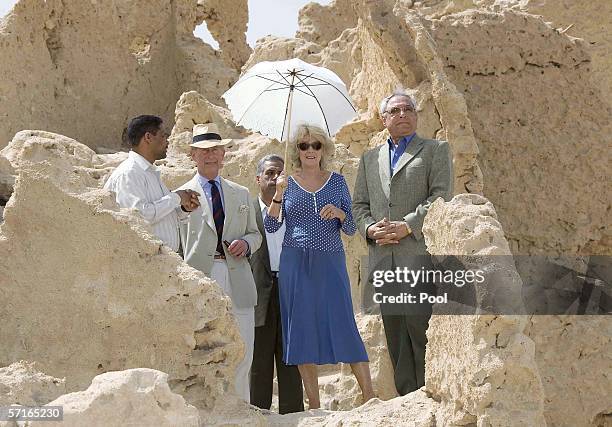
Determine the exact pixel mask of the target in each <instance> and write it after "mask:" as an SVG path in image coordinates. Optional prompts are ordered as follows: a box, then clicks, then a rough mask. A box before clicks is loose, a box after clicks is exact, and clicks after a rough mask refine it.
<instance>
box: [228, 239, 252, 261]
mask: <svg viewBox="0 0 612 427" xmlns="http://www.w3.org/2000/svg"><path fill="white" fill-rule="evenodd" d="M227 250H228V251H229V253H230V254H232V255H233V256H235V257H239V258H240V257H243V256H245V255H246V253H247V252H248V251H249V244H248V243H247V242H246V240H242V239H237V240H234V241H233V242H232V243H231V244H230V245H229V246H228V247H227Z"/></svg>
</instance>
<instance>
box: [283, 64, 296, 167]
mask: <svg viewBox="0 0 612 427" xmlns="http://www.w3.org/2000/svg"><path fill="white" fill-rule="evenodd" d="M293 78H295V76H294V77H293ZM288 104H289V106H288V107H287V133H286V134H285V135H286V136H285V155H284V156H283V159H285V175H286V176H287V177H288V176H289V174H290V173H291V162H290V161H288V159H287V154H288V153H289V136H290V135H291V110H292V109H293V79H292V80H291V89H289V102H288Z"/></svg>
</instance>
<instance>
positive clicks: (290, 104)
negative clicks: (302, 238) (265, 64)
mask: <svg viewBox="0 0 612 427" xmlns="http://www.w3.org/2000/svg"><path fill="white" fill-rule="evenodd" d="M291 74H292V76H291V86H290V88H289V102H288V107H287V133H286V136H285V155H284V156H283V159H284V160H285V176H286V177H287V179H289V174H290V173H291V162H290V161H289V159H287V154H288V152H289V135H291V110H292V109H293V108H292V107H293V82H294V80H295V70H294V72H292V73H291ZM278 220H279V221H282V220H283V210H282V209H281V211H280V212H279V214H278Z"/></svg>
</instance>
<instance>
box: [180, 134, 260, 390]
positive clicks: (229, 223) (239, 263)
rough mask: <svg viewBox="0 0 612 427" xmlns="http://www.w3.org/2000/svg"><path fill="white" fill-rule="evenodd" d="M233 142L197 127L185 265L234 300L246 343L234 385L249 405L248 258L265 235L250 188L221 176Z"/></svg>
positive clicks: (251, 284) (184, 232) (251, 293)
mask: <svg viewBox="0 0 612 427" xmlns="http://www.w3.org/2000/svg"><path fill="white" fill-rule="evenodd" d="M231 144H232V140H231V139H222V138H221V135H220V134H219V129H218V128H217V126H216V125H215V124H214V123H210V124H206V125H201V124H198V125H195V126H194V128H193V137H192V143H191V144H190V146H191V158H192V159H193V160H194V162H195V163H196V165H197V167H198V171H197V172H196V174H195V175H194V177H193V178H192V179H191V180H190V181H188V182H187V183H186V184H185V185H183V186H182V187H181V189H184V190H192V191H194V192H198V193H201V194H202V196H203V198H202V200H201V206H200V207H199V208H197V209H196V210H195V211H194V212H193V213H192V214H191V215H189V219H188V220H186V221H184V222H181V224H180V228H181V242H182V245H183V254H184V257H185V262H187V264H189V265H190V266H192V267H193V268H196V269H198V270H200V271H201V272H203V273H204V274H206V275H207V276H209V277H210V278H212V279H214V280H215V281H216V282H217V283H218V284H219V286H220V287H221V289H222V290H223V292H224V293H225V294H226V295H227V296H229V297H230V299H231V300H232V313H233V314H234V317H235V318H236V321H237V323H238V328H239V330H240V335H241V337H242V339H243V341H244V344H245V354H244V358H243V359H242V360H241V362H240V363H239V365H238V366H237V367H236V378H235V386H236V392H237V394H238V396H239V397H241V398H242V399H244V400H245V401H247V402H248V401H249V396H250V393H249V371H250V369H251V362H252V360H253V339H254V338H253V336H254V326H253V320H254V314H253V313H254V310H253V307H255V304H256V303H257V290H256V289H255V281H254V280H253V273H252V272H251V267H250V266H249V262H248V260H247V256H248V255H250V253H251V252H254V251H256V250H257V249H258V248H259V245H260V244H261V234H259V230H257V223H256V220H255V210H254V209H253V208H252V204H253V202H252V199H251V196H250V195H249V190H247V189H246V188H245V187H243V186H241V185H238V184H236V183H235V182H232V181H230V180H227V179H225V178H222V177H221V176H219V171H220V170H221V168H222V166H223V159H224V157H225V148H226V147H229V146H230V145H231Z"/></svg>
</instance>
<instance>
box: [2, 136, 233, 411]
mask: <svg viewBox="0 0 612 427" xmlns="http://www.w3.org/2000/svg"><path fill="white" fill-rule="evenodd" d="M26 145H27V144H26ZM44 163H45V162H42V163H41V165H42V166H41V167H39V168H36V167H35V166H28V167H22V168H21V170H20V172H19V177H18V179H17V183H16V186H15V192H14V194H13V196H12V197H11V199H10V201H9V203H8V204H7V206H6V210H5V212H4V220H5V221H4V223H3V224H2V225H1V227H0V270H1V271H3V272H6V274H4V275H3V276H2V282H1V283H0V299H2V301H10V303H9V304H8V305H6V304H4V305H2V306H1V307H0V319H2V322H3V327H2V328H1V329H0V342H2V343H3V344H2V346H0V365H8V364H10V363H12V362H13V361H15V360H16V359H17V360H18V359H26V360H32V361H36V362H37V367H38V369H40V370H42V371H44V372H46V373H47V374H49V375H52V376H55V377H66V389H67V390H68V391H74V390H78V389H83V388H84V387H85V386H87V384H89V383H90V381H91V380H92V378H93V377H94V376H95V375H97V374H100V373H103V372H107V371H112V370H122V369H126V368H130V367H152V368H155V369H160V370H163V371H165V372H167V373H168V375H169V383H170V386H171V388H172V389H173V390H174V391H175V392H179V393H181V394H182V395H183V396H184V397H185V398H186V399H187V400H188V401H189V402H190V403H193V404H195V405H196V406H198V407H201V408H211V407H212V406H214V404H215V402H216V401H217V400H218V399H219V397H220V396H222V395H224V394H226V393H227V391H228V390H231V387H233V385H232V381H233V371H234V369H235V366H236V365H237V363H238V361H239V359H240V357H241V355H242V351H243V343H242V342H241V340H240V338H239V333H238V330H237V326H236V324H235V321H234V319H233V317H232V316H231V315H230V314H229V312H228V304H230V302H229V300H228V299H227V298H226V297H224V296H223V295H222V292H221V290H220V288H219V287H218V286H217V285H216V284H215V283H214V282H213V281H211V280H210V279H207V278H206V277H204V275H203V274H202V273H200V272H198V271H196V270H194V269H192V268H191V267H189V266H187V265H186V264H184V263H183V262H182V260H181V259H180V258H179V256H178V255H177V254H175V253H172V251H170V250H169V249H168V248H167V247H165V246H163V245H162V243H161V241H159V240H158V239H157V238H155V237H154V236H153V235H152V234H151V232H150V230H149V229H148V228H147V227H146V225H145V224H144V222H143V221H142V220H140V219H139V218H138V217H137V215H135V214H133V213H130V211H129V210H121V211H120V210H118V209H117V207H116V204H115V203H114V201H113V200H112V199H111V198H110V196H109V193H108V192H106V191H104V190H99V189H95V188H94V189H91V188H86V187H85V186H84V185H83V184H81V186H80V187H79V186H76V185H74V186H73V188H72V190H73V191H74V192H73V193H69V192H67V191H66V190H63V189H61V188H59V187H58V185H60V183H65V182H68V179H67V178H66V177H61V176H60V175H59V172H57V170H56V169H53V172H54V173H57V175H51V174H49V173H48V169H49V168H48V167H47V166H45V165H44ZM64 174H65V175H71V174H73V171H72V170H71V169H68V170H65V171H64ZM32 265H35V268H32ZM66 295H69V296H70V297H69V298H67V297H66ZM41 313H44V319H43V318H42V317H41Z"/></svg>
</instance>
